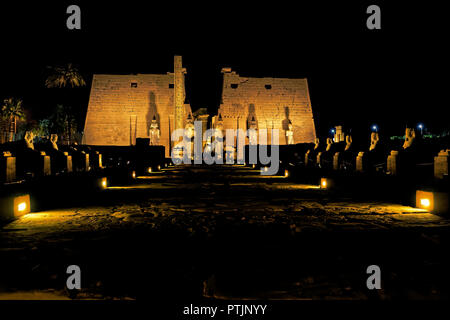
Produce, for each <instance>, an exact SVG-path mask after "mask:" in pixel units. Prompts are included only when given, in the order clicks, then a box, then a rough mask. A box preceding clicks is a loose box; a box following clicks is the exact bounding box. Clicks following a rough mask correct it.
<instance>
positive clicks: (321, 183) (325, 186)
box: [320, 178, 329, 189]
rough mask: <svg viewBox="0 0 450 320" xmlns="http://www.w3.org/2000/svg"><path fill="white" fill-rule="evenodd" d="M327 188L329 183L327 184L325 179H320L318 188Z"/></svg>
mask: <svg viewBox="0 0 450 320" xmlns="http://www.w3.org/2000/svg"><path fill="white" fill-rule="evenodd" d="M328 186H329V183H328V180H327V178H321V179H320V188H321V189H326V188H328Z"/></svg>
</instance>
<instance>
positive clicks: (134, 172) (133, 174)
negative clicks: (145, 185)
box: [131, 171, 136, 179]
mask: <svg viewBox="0 0 450 320" xmlns="http://www.w3.org/2000/svg"><path fill="white" fill-rule="evenodd" d="M131 177H132V178H133V179H136V171H133V172H131Z"/></svg>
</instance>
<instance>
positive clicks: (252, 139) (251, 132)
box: [248, 117, 258, 145]
mask: <svg viewBox="0 0 450 320" xmlns="http://www.w3.org/2000/svg"><path fill="white" fill-rule="evenodd" d="M248 142H249V144H251V145H257V144H258V129H257V126H256V120H255V117H252V119H251V120H250V121H249V123H248Z"/></svg>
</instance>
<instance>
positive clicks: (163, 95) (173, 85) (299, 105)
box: [83, 56, 316, 156]
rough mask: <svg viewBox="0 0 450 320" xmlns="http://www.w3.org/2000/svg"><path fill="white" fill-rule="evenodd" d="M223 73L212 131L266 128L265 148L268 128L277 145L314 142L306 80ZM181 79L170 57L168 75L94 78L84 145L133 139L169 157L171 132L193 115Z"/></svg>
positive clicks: (181, 70) (126, 143) (179, 65)
mask: <svg viewBox="0 0 450 320" xmlns="http://www.w3.org/2000/svg"><path fill="white" fill-rule="evenodd" d="M222 73H223V88H222V99H221V104H220V107H219V110H218V113H217V116H214V117H213V118H212V124H211V126H212V127H217V126H218V125H219V127H222V128H223V129H224V130H226V129H243V130H247V129H249V128H254V129H257V130H266V129H268V131H267V136H268V143H271V140H270V137H271V134H270V133H271V129H279V130H280V131H279V144H282V145H283V144H297V143H305V142H314V140H315V138H316V132H315V126H314V119H313V114H312V109H311V101H310V98H309V92H308V83H307V80H306V79H287V78H249V77H241V76H239V75H238V74H237V73H236V72H234V71H231V69H229V68H223V69H222ZM185 74H186V69H185V68H183V67H182V58H181V56H175V57H174V72H168V73H167V74H136V75H110V74H95V75H94V77H93V80H92V88H91V93H90V98H89V105H88V111H87V115H86V122H85V128H84V137H83V143H84V144H87V145H106V146H129V145H134V144H135V143H136V138H149V139H151V140H154V141H150V144H151V145H163V146H164V147H165V150H166V151H165V153H166V156H170V150H171V148H172V147H173V143H172V142H171V140H170V137H171V133H172V132H173V130H175V129H178V128H185V126H186V124H187V118H188V116H189V115H190V114H192V111H191V106H190V105H189V104H186V103H185V97H186V92H185V76H184V75H185ZM158 130H159V131H158ZM155 137H157V141H155V139H156V138H155ZM248 142H249V140H248V139H247V140H246V143H248Z"/></svg>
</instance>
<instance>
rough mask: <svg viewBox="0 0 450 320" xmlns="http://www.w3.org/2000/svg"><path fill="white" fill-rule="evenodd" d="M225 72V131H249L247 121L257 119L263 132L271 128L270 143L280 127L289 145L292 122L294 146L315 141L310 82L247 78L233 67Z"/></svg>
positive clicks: (282, 140)
mask: <svg viewBox="0 0 450 320" xmlns="http://www.w3.org/2000/svg"><path fill="white" fill-rule="evenodd" d="M222 73H223V89H222V101H221V105H220V108H219V113H218V114H220V115H221V116H222V120H223V128H224V129H231V128H233V129H236V128H241V129H244V130H246V129H247V119H249V118H250V119H251V117H252V116H253V117H254V118H255V120H256V122H257V126H258V129H259V130H261V129H263V130H264V129H269V131H268V137H269V138H268V139H269V143H270V129H271V128H276V129H279V130H280V131H279V134H280V144H286V143H287V139H286V130H287V129H288V127H287V126H288V124H289V120H290V121H291V123H292V125H293V131H294V143H303V142H314V139H315V138H316V130H315V126H314V120H313V114H312V109H311V101H310V98H309V92H308V82H307V80H306V79H286V78H247V77H241V76H239V74H237V73H236V72H234V71H231V69H230V68H224V69H222ZM216 120H217V117H215V119H214V122H215V121H216ZM247 143H248V139H247Z"/></svg>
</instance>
